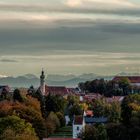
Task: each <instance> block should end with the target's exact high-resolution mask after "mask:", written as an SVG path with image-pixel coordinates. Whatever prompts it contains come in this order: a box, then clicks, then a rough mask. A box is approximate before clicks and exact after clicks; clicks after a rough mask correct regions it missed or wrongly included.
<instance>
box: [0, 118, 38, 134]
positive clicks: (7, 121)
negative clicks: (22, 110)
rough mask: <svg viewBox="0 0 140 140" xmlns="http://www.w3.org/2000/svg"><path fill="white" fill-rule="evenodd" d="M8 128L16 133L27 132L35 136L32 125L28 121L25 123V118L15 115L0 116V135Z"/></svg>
mask: <svg viewBox="0 0 140 140" xmlns="http://www.w3.org/2000/svg"><path fill="white" fill-rule="evenodd" d="M8 128H10V129H12V130H13V131H14V132H15V133H16V134H21V133H22V132H29V133H31V134H32V135H34V136H36V134H35V131H34V129H33V128H32V125H31V124H30V123H26V122H25V120H23V119H21V118H19V117H17V116H7V117H4V118H0V135H2V134H3V133H4V131H5V130H6V129H8Z"/></svg>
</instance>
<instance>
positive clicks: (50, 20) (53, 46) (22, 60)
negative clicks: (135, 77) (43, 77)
mask: <svg viewBox="0 0 140 140" xmlns="http://www.w3.org/2000/svg"><path fill="white" fill-rule="evenodd" d="M139 60H140V1H139V0H105V1H104V0H20V1H19V0H0V75H21V74H26V73H32V74H36V75H39V73H40V70H41V69H42V68H44V70H45V71H47V73H48V74H78V75H79V74H82V73H96V74H101V75H111V74H117V73H120V72H130V73H131V72H132V73H133V72H140V61H139Z"/></svg>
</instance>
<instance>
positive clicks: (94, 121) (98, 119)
mask: <svg viewBox="0 0 140 140" xmlns="http://www.w3.org/2000/svg"><path fill="white" fill-rule="evenodd" d="M107 121H108V119H107V117H87V116H86V117H85V123H86V124H89V125H94V124H105V123H107Z"/></svg>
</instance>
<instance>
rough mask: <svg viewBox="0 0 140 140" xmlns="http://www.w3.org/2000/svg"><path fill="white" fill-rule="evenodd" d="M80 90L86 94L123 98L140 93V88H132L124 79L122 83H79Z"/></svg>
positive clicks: (97, 81) (99, 81) (94, 81)
mask: <svg viewBox="0 0 140 140" xmlns="http://www.w3.org/2000/svg"><path fill="white" fill-rule="evenodd" d="M79 88H80V89H81V90H82V92H85V93H100V94H102V95H104V96H107V97H111V96H123V95H128V94H129V93H132V92H134V93H139V92H140V88H138V87H136V86H135V87H134V86H133V87H132V86H131V85H130V81H129V79H127V78H122V79H121V80H120V81H118V82H116V81H112V80H111V81H106V80H104V79H95V80H93V81H86V82H84V83H79Z"/></svg>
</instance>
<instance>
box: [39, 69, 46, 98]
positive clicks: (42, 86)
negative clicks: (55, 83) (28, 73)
mask: <svg viewBox="0 0 140 140" xmlns="http://www.w3.org/2000/svg"><path fill="white" fill-rule="evenodd" d="M40 88H41V92H42V95H45V74H44V70H43V69H42V71H41V75H40Z"/></svg>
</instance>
